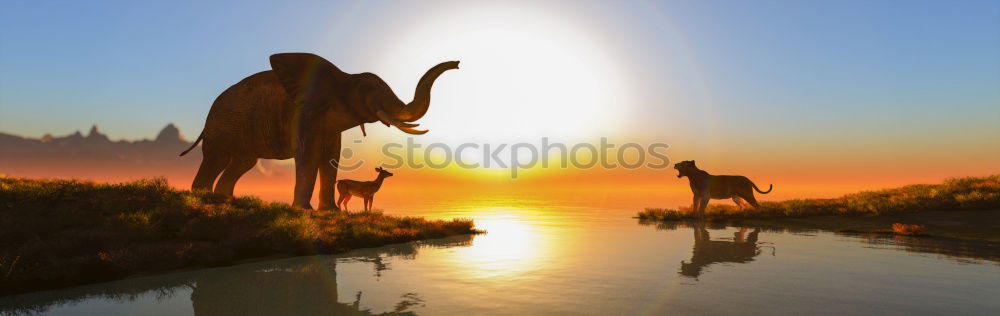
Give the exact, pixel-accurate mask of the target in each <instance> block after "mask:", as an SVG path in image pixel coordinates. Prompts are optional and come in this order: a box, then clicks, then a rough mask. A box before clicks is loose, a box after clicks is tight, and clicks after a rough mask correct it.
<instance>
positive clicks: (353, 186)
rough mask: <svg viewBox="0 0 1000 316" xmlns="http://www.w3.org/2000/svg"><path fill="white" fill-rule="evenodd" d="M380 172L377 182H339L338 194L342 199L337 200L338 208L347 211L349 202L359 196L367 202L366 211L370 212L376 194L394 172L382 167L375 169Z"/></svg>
mask: <svg viewBox="0 0 1000 316" xmlns="http://www.w3.org/2000/svg"><path fill="white" fill-rule="evenodd" d="M375 171H378V177H376V178H375V181H355V180H346V179H345V180H340V181H337V192H340V198H338V199H337V206H338V207H340V209H342V210H345V211H346V210H347V202H348V201H350V200H351V196H352V195H353V196H357V197H360V198H362V199H364V200H365V211H368V210H369V209H371V207H372V201H373V200H374V199H375V192H378V189H379V188H381V187H382V180H385V178H388V177H391V176H392V172H389V171H386V170H385V169H382V167H378V168H375Z"/></svg>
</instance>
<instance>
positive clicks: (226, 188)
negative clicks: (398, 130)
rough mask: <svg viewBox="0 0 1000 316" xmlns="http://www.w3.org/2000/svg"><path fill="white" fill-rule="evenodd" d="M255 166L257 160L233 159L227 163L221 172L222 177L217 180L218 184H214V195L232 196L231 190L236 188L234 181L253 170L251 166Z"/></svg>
mask: <svg viewBox="0 0 1000 316" xmlns="http://www.w3.org/2000/svg"><path fill="white" fill-rule="evenodd" d="M255 165H257V158H246V157H233V159H232V160H230V161H229V165H228V166H226V170H225V171H223V172H222V177H220V178H219V182H218V183H216V184H215V193H219V194H225V195H228V196H233V189H235V188H236V181H238V180H239V179H240V177H242V176H243V174H244V173H246V172H247V171H250V169H253V166H255Z"/></svg>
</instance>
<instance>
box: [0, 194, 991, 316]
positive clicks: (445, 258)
mask: <svg viewBox="0 0 1000 316" xmlns="http://www.w3.org/2000/svg"><path fill="white" fill-rule="evenodd" d="M431 209H435V210H442V211H437V212H435V211H431ZM421 212H423V213H425V214H424V215H429V216H430V217H472V218H474V219H475V220H476V223H477V225H478V226H479V227H481V228H483V229H486V230H488V231H489V233H488V234H485V235H478V236H459V237H453V238H447V239H441V240H431V241H424V242H418V243H410V244H403V245H394V246H389V247H382V248H373V249H361V250H357V251H352V252H348V253H344V254H339V255H331V256H309V257H297V258H288V259H280V260H271V261H266V262H255V263H248V264H242V265H237V266H231V267H223V268H216V269H204V270H197V271H189V272H178V273H171V274H163V275H156V276H150V277H141V278H133V279H127V280H121V281H115V282H108V283H102V284H95V285H89V286H82V287H76V288H68V289H61V290H55V291H47V292H38V293H31V294H26V295H20V296H13V297H6V298H0V313H15V314H51V315H71V314H72V315H80V314H89V315H109V314H130V315H185V314H199V315H257V314H265V315H266V314H270V315H273V314H285V315H320V314H324V315H330V314H335V315H340V314H348V315H351V314H360V315H367V314H383V313H387V314H404V315H405V314H417V315H456V314H461V315H475V314H491V315H558V314H571V315H578V314H592V315H619V314H624V315H660V314H665V313H682V314H733V313H753V314H765V313H766V314H806V313H809V314H844V313H851V314H860V313H864V314H874V313H880V314H882V313H884V314H913V313H917V314H995V313H996V312H997V311H998V310H1000V300H997V298H1000V245H998V244H996V243H969V242H956V241H948V240H941V239H931V238H912V237H910V238H901V237H896V238H892V237H876V236H870V235H843V234H834V233H830V232H821V231H801V230H791V229H783V228H755V227H726V226H704V225H699V224H694V223H691V224H673V225H662V224H661V225H657V224H649V225H644V224H641V223H639V222H637V221H636V220H635V219H632V218H630V217H631V216H632V215H633V214H634V212H635V211H634V210H617V211H614V210H604V209H594V208H587V207H569V206H561V207H554V206H548V205H546V204H545V203H541V202H536V201H531V200H523V199H522V200H512V199H506V200H503V199H481V200H477V201H471V202H465V203H463V204H461V205H458V204H456V205H433V206H428V207H425V208H424V209H422V210H421Z"/></svg>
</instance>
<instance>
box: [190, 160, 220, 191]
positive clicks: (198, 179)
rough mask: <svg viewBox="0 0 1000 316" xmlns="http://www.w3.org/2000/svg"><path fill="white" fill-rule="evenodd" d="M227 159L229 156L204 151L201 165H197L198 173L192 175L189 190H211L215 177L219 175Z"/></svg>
mask: <svg viewBox="0 0 1000 316" xmlns="http://www.w3.org/2000/svg"><path fill="white" fill-rule="evenodd" d="M229 160H230V157H229V156H225V155H217V154H216V155H212V154H207V153H206V154H205V155H204V156H203V157H202V158H201V166H199V167H198V174H197V175H195V176H194V183H192V184H191V191H212V184H213V183H215V178H217V177H219V173H222V169H225V168H226V165H228V164H229Z"/></svg>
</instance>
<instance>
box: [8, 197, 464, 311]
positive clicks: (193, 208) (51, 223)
mask: <svg viewBox="0 0 1000 316" xmlns="http://www.w3.org/2000/svg"><path fill="white" fill-rule="evenodd" d="M477 232H478V231H477V230H476V229H475V228H474V227H473V223H472V221H471V220H467V219H458V220H451V221H443V220H426V219H423V218H419V217H397V216H388V215H384V214H382V213H381V212H377V211H372V212H360V213H346V212H319V213H316V214H315V216H313V217H310V216H307V215H305V214H303V212H302V211H300V210H297V209H295V208H293V207H292V206H290V205H288V204H284V203H273V202H266V201H262V200H260V199H258V198H254V197H240V198H235V199H233V198H229V197H226V196H220V195H217V194H213V193H207V192H205V193H202V192H195V193H192V192H189V191H179V190H174V189H172V188H171V187H170V186H168V185H167V182H166V180H165V179H144V180H138V181H133V182H127V183H118V184H96V183H91V182H82V181H77V180H32V179H24V178H14V177H0V295H7V294H14V293H20V292H28V291H33V290H40V289H46V288H53V287H60V286H68V285H75V284H82V283H90V282H98V281H105V280H111V279H115V278H121V277H125V276H129V275H134V274H137V273H150V272H156V271H164V270H170V269H178V268H184V267H198V266H216V265H225V264H232V263H234V262H236V261H237V260H241V259H246V258H251V257H259V256H266V255H276V254H286V255H298V254H311V253H328V252H337V251H344V250H348V249H352V248H358V247H373V246H380V245H385V244H389V243H399V242H407V241H413V240H418V239H427V238H441V237H446V236H452V235H459V234H470V233H477Z"/></svg>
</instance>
